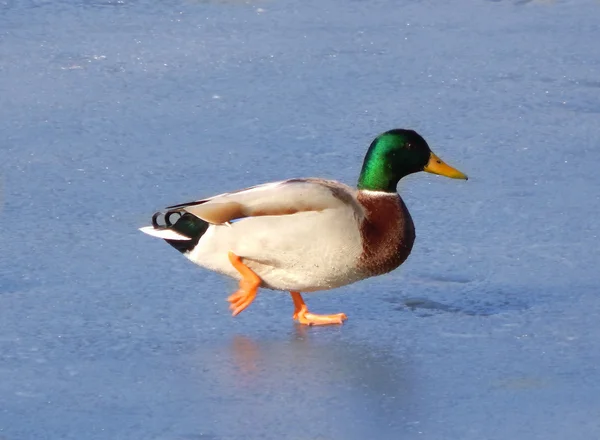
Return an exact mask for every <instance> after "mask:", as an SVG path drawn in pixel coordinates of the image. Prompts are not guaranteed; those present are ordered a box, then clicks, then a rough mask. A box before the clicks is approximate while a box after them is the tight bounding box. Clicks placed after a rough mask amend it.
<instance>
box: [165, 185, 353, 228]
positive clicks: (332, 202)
mask: <svg viewBox="0 0 600 440" xmlns="http://www.w3.org/2000/svg"><path fill="white" fill-rule="evenodd" d="M342 207H346V208H350V209H353V210H355V212H356V214H357V215H359V216H362V215H363V212H362V207H361V206H360V204H359V203H358V201H357V200H356V191H355V190H353V189H352V188H350V187H349V186H346V185H343V184H341V183H338V182H335V181H331V180H322V179H291V180H284V181H280V182H273V183H266V184H263V185H257V186H253V187H250V188H246V189H244V190H240V191H236V192H231V193H224V194H219V195H217V196H214V197H211V198H208V199H203V200H197V201H194V202H188V203H182V204H179V205H173V206H170V207H168V208H167V209H170V210H179V211H181V210H183V211H186V212H189V213H190V214H193V215H195V216H197V217H199V218H201V219H203V220H205V221H207V222H209V223H213V224H222V223H226V222H229V221H232V220H235V219H239V218H244V217H259V216H265V215H290V214H295V213H297V212H306V211H323V210H325V209H334V208H342Z"/></svg>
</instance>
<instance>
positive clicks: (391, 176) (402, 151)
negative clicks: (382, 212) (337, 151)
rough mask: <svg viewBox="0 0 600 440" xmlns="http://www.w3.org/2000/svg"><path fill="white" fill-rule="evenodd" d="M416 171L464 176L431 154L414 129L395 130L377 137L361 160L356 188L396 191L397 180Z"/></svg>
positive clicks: (456, 177) (459, 177) (464, 176)
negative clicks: (360, 169)
mask: <svg viewBox="0 0 600 440" xmlns="http://www.w3.org/2000/svg"><path fill="white" fill-rule="evenodd" d="M418 171H427V172H429V173H433V174H440V175H442V176H446V177H450V178H453V179H465V180H466V179H467V176H466V175H464V174H463V173H461V172H460V171H458V170H456V169H454V168H452V167H451V166H449V165H446V164H445V163H444V162H443V161H442V160H441V159H440V158H439V157H437V156H436V155H435V154H433V153H432V151H431V149H430V148H429V145H427V142H426V141H425V139H423V137H422V136H421V135H420V134H419V133H417V132H416V131H414V130H404V129H399V128H397V129H394V130H390V131H386V132H385V133H382V134H380V135H379V136H377V137H376V138H375V139H374V140H373V142H372V143H371V146H370V147H369V150H368V151H367V154H366V156H365V160H364V162H363V167H362V171H361V172H360V177H359V179H358V188H359V189H364V190H370V191H384V192H396V186H397V185H398V182H399V181H400V179H402V178H403V177H404V176H408V175H409V174H412V173H416V172H418Z"/></svg>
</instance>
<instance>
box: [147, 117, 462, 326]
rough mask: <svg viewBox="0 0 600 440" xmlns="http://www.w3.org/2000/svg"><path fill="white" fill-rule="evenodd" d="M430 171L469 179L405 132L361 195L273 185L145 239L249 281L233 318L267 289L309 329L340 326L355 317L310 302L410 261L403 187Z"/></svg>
mask: <svg viewBox="0 0 600 440" xmlns="http://www.w3.org/2000/svg"><path fill="white" fill-rule="evenodd" d="M421 171H425V172H428V173H433V174H437V175H441V176H445V177H449V178H452V179H463V180H467V179H468V177H467V176H466V175H465V174H464V173H462V172H461V171H458V170H457V169H456V168H453V167H451V166H450V165H448V164H446V163H445V162H444V161H442V160H441V159H440V158H439V157H438V156H437V155H436V154H434V153H433V152H432V151H431V149H430V147H429V145H428V144H427V141H425V139H424V138H423V137H422V136H421V135H420V134H419V133H417V132H416V131H414V130H411V129H401V128H396V129H392V130H388V131H386V132H383V133H381V134H379V135H377V136H376V137H375V139H374V140H373V141H372V142H371V144H370V146H369V148H368V150H367V152H366V155H365V156H364V161H363V165H362V169H361V171H360V174H359V177H358V181H357V184H356V186H355V187H351V186H348V185H346V184H343V183H340V182H338V181H335V180H328V179H322V178H315V177H310V178H291V179H288V180H282V181H277V182H269V183H264V184H260V185H256V186H251V187H249V188H246V189H241V190H238V191H232V192H227V193H223V194H218V195H215V196H213V197H209V198H204V199H201V200H196V201H191V202H186V203H181V204H177V205H172V206H168V207H166V208H164V209H163V210H161V211H158V212H156V213H154V215H153V216H152V220H151V225H149V226H144V227H142V228H140V231H142V232H144V233H146V234H148V235H150V236H153V237H157V238H160V239H162V240H164V241H165V242H166V243H168V244H169V245H170V246H172V247H173V248H174V249H176V250H177V251H179V252H180V253H182V254H183V255H184V256H185V257H186V258H187V259H189V260H190V261H191V262H193V263H195V264H197V265H198V266H200V267H203V268H205V269H208V270H211V271H213V272H217V273H219V274H222V275H224V276H226V277H231V278H233V279H234V280H237V281H239V288H238V290H237V291H236V292H234V293H233V294H231V295H229V296H228V298H227V301H228V302H229V308H230V310H231V313H232V315H233V316H237V315H239V314H240V313H241V312H242V311H244V310H245V309H246V308H248V306H250V304H252V302H253V301H254V299H255V298H256V296H257V293H258V290H259V289H260V288H266V289H270V290H274V291H283V292H289V293H290V295H291V298H292V301H293V304H294V312H293V314H292V318H293V319H294V320H295V321H296V322H298V323H299V324H301V325H308V326H313V325H339V324H342V323H344V321H346V320H347V316H346V314H344V313H336V314H328V315H321V314H315V313H311V312H309V311H308V308H307V305H306V303H305V301H304V298H303V296H302V295H303V294H306V293H312V292H318V291H328V290H331V289H335V288H339V287H342V286H345V285H348V284H352V283H355V282H358V281H361V280H364V279H367V278H370V277H374V276H379V275H383V274H386V273H389V272H391V271H393V270H394V269H396V268H398V267H399V266H400V265H401V264H402V263H404V262H405V261H406V259H407V258H408V256H409V255H410V253H411V251H412V248H413V244H414V242H415V226H414V223H413V220H412V218H411V215H410V213H409V211H408V208H407V206H406V204H405V203H404V201H403V200H402V197H401V196H400V194H399V193H398V190H397V186H398V183H399V181H400V180H401V179H402V178H404V177H406V176H408V175H411V174H414V173H417V172H421Z"/></svg>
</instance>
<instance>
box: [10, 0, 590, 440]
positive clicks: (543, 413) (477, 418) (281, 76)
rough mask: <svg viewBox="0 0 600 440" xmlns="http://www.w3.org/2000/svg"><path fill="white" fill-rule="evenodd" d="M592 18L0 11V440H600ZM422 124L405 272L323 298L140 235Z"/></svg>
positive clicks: (462, 5)
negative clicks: (296, 318)
mask: <svg viewBox="0 0 600 440" xmlns="http://www.w3.org/2000/svg"><path fill="white" fill-rule="evenodd" d="M599 41H600V2H599V1H592V0H590V1H585V0H582V1H575V0H566V1H558V0H557V1H531V2H526V1H516V2H515V1H496V2H494V1H484V0H480V1H462V2H455V1H449V2H443V1H429V2H418V3H417V2H409V1H401V2H395V1H392V0H375V1H370V2H358V1H347V2H336V1H333V0H319V1H316V0H307V1H294V2H292V1H279V0H264V1H258V0H257V1H251V2H243V1H234V0H230V1H216V0H215V1H200V0H179V1H174V0H165V1H162V2H155V1H150V0H138V1H136V0H120V1H117V0H98V1H92V0H89V1H84V0H0V133H2V141H1V143H0V158H1V159H2V160H1V165H0V170H1V173H0V199H1V201H2V202H1V203H2V204H1V211H0V222H1V223H0V224H1V225H2V227H1V228H0V250H1V252H0V314H1V318H0V439H2V440H29V439H35V440H38V439H50V440H57V439H69V440H92V439H93V440H96V439H110V440H138V439H139V440H200V439H210V440H238V439H240V440H241V439H244V440H247V439H249V440H254V439H269V440H270V439H273V440H337V439H348V440H363V439H386V440H387V439H390V440H396V439H403V440H404V439H408V440H410V439H427V440H429V439H432V440H437V439H439V440H449V439H456V440H484V439H490V440H506V439H524V440H535V439H540V440H564V439H570V440H579V439H582V440H583V439H585V440H593V439H598V438H600V393H599V390H600V388H599V384H600V370H599V365H600V343H599V341H600V325H599V317H600V295H599V293H600V292H599V286H600V271H599V270H598V266H599V264H600V245H599V235H600V227H599V220H598V213H599V212H600V190H599V189H600V173H598V164H599V163H600V44H599V43H598V42H599ZM394 127H406V128H414V129H416V130H418V131H419V132H420V133H421V134H422V135H423V136H424V137H425V138H426V139H427V140H428V142H429V144H430V145H431V146H432V148H433V149H434V151H436V152H437V153H438V154H439V155H440V156H441V157H442V158H443V159H445V160H446V161H448V162H449V163H450V164H452V165H455V166H456V167H457V168H459V169H460V170H462V171H464V172H466V173H467V174H468V175H469V176H470V178H471V179H470V180H469V181H468V182H459V181H452V180H448V179H444V178H441V177H438V176H432V175H424V173H421V174H419V175H414V176H411V177H409V178H407V179H405V181H403V182H402V184H401V188H400V190H401V194H402V195H403V197H404V199H405V201H406V203H407V205H408V207H409V209H410V211H411V213H412V215H413V218H414V220H415V223H416V227H417V241H416V244H415V248H414V250H413V253H412V255H411V257H410V258H409V260H408V261H407V262H406V263H405V264H404V265H403V266H402V267H401V268H400V269H398V270H396V271H395V272H393V273H392V274H389V275H386V276H382V277H379V278H375V279H370V280H367V281H364V282H361V283H358V284H355V285H352V286H348V287H346V288H342V289H337V290H335V291H332V292H329V293H326V294H316V295H309V296H307V303H308V304H309V306H310V308H311V309H312V310H313V311H315V312H321V313H333V312H340V311H343V312H345V313H347V314H348V316H349V321H348V322H347V324H346V325H344V326H343V327H332V328H301V327H298V326H296V325H295V324H294V323H293V322H292V319H291V313H292V309H293V307H292V302H291V300H290V298H289V295H284V294H279V293H274V292H269V291H262V293H260V294H259V296H258V298H257V300H256V301H255V303H254V304H253V305H252V306H251V307H250V308H249V309H248V310H247V311H245V312H244V313H242V314H241V315H240V316H238V317H237V318H235V319H234V318H232V317H231V316H230V315H229V312H228V309H227V306H228V304H227V302H226V301H225V298H226V297H227V295H228V294H229V293H230V292H231V291H232V290H233V289H234V288H235V285H234V283H233V282H231V281H229V280H226V279H223V278H222V277H220V276H218V275H216V274H213V273H209V272H207V271H204V270H202V269H200V268H197V267H196V266H194V265H192V264H191V263H189V262H188V261H186V260H185V259H183V258H182V257H181V256H180V255H179V254H178V253H177V252H176V251H175V250H173V249H172V248H170V247H169V246H168V245H166V244H164V243H162V242H160V241H159V240H156V239H151V238H150V237H147V236H145V235H143V234H142V233H140V232H138V230H137V228H138V227H140V226H144V225H146V224H147V223H148V221H149V218H150V215H151V214H152V213H153V212H154V211H155V210H157V209H160V208H162V207H164V206H165V205H168V204H173V203H179V202H185V201H188V200H191V199H195V198H200V197H204V196H209V195H212V194H216V193H220V192H223V191H228V190H232V189H237V188H243V187H246V186H250V185H253V184H257V183H261V182H266V181H271V180H278V179H283V178H288V177H301V176H323V177H329V178H335V179H339V180H341V181H343V182H346V183H349V184H353V183H355V181H356V178H357V176H358V172H359V168H360V165H361V163H362V158H363V155H364V153H365V151H366V148H367V146H368V144H369V143H370V142H371V140H372V138H373V137H374V136H375V135H376V134H378V133H380V132H382V131H385V130H388V129H390V128H394Z"/></svg>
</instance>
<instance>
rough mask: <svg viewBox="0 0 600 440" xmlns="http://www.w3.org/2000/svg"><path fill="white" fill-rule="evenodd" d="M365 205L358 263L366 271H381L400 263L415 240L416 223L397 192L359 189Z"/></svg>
mask: <svg viewBox="0 0 600 440" xmlns="http://www.w3.org/2000/svg"><path fill="white" fill-rule="evenodd" d="M358 201H359V202H360V203H361V204H362V205H363V207H364V209H365V214H366V219H365V221H364V222H363V224H362V226H361V231H360V232H361V235H362V238H363V243H364V249H363V253H362V255H361V256H360V267H361V269H363V270H365V271H366V272H367V273H368V274H369V275H381V274H384V273H387V272H390V271H392V270H394V269H395V268H397V267H398V266H400V265H401V264H402V263H404V261H405V260H406V259H407V258H408V256H409V255H410V251H411V250H412V247H413V243H414V242H415V226H414V224H413V221H412V218H411V216H410V213H409V212H408V209H407V208H406V205H405V204H404V202H403V201H402V199H401V198H400V196H399V195H398V194H382V193H379V194H374V193H370V192H362V191H361V192H360V193H359V194H358Z"/></svg>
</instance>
